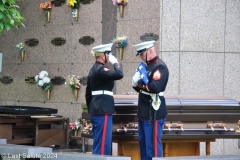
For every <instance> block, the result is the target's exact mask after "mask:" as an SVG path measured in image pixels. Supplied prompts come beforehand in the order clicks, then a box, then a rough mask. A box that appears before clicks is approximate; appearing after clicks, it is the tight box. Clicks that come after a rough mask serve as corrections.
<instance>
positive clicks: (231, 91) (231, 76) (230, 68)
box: [223, 53, 240, 101]
mask: <svg viewBox="0 0 240 160" xmlns="http://www.w3.org/2000/svg"><path fill="white" fill-rule="evenodd" d="M239 64H240V54H239V53H226V54H225V68H224V88H223V89H224V95H225V96H227V97H231V98H233V99H236V100H238V101H240V94H239V90H240V84H239V79H240V70H239Z"/></svg>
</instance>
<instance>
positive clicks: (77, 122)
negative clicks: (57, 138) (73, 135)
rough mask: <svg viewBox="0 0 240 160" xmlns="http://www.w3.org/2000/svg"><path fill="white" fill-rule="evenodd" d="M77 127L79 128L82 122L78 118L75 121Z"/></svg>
mask: <svg viewBox="0 0 240 160" xmlns="http://www.w3.org/2000/svg"><path fill="white" fill-rule="evenodd" d="M75 125H76V128H77V129H78V128H79V126H80V122H79V121H78V120H76V121H75Z"/></svg>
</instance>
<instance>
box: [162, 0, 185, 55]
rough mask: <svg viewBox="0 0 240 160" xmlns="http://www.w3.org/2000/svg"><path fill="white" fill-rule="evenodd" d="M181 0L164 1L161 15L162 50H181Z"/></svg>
mask: <svg viewBox="0 0 240 160" xmlns="http://www.w3.org/2000/svg"><path fill="white" fill-rule="evenodd" d="M180 3H181V2H180V1H179V0H172V1H163V2H162V7H161V10H162V15H161V17H160V25H161V32H160V35H161V36H160V37H161V38H162V41H161V47H162V51H178V50H179V30H180Z"/></svg>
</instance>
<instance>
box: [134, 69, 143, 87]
mask: <svg viewBox="0 0 240 160" xmlns="http://www.w3.org/2000/svg"><path fill="white" fill-rule="evenodd" d="M140 78H141V76H140V72H139V71H136V72H135V74H134V76H133V78H132V86H133V87H136V86H137V82H138V81H139V79H140Z"/></svg>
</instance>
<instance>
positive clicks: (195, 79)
mask: <svg viewBox="0 0 240 160" xmlns="http://www.w3.org/2000/svg"><path fill="white" fill-rule="evenodd" d="M179 67H180V83H179V85H180V90H179V94H188V95H191V94H192V95H198V94H200V95H222V94H223V88H222V87H223V81H224V79H223V72H224V54H223V53H205V52H204V53H201V52H181V53H180V66H179Z"/></svg>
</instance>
